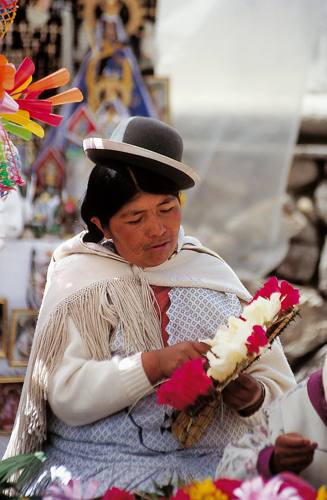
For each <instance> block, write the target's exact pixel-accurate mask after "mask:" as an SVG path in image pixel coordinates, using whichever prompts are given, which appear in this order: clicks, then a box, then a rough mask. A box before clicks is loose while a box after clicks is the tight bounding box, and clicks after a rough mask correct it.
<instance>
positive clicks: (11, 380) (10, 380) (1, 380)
mask: <svg viewBox="0 0 327 500" xmlns="http://www.w3.org/2000/svg"><path fill="white" fill-rule="evenodd" d="M23 383H24V377H0V384H1V385H2V384H6V385H8V384H23ZM22 388H23V385H22ZM4 404H5V403H4ZM4 404H3V406H2V407H0V435H3V436H8V435H10V434H11V432H12V428H11V429H2V428H1V427H2V420H1V412H2V409H3V407H4ZM17 410H18V402H17ZM14 420H15V419H13V424H14Z"/></svg>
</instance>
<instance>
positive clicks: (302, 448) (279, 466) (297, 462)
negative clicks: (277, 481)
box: [270, 432, 317, 474]
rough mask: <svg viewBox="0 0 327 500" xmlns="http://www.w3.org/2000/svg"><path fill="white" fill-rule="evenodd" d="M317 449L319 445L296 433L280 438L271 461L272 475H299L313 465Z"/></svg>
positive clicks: (283, 435)
mask: <svg viewBox="0 0 327 500" xmlns="http://www.w3.org/2000/svg"><path fill="white" fill-rule="evenodd" d="M316 448H317V443H313V442H311V441H309V439H305V438H304V437H302V436H301V435H300V434H296V433H295V432H291V433H289V434H282V435H281V436H278V438H277V439H276V442H275V449H274V453H273V454H272V456H271V459H270V469H271V472H272V474H278V473H279V472H284V471H288V472H294V473H295V474H299V473H300V472H302V471H303V470H304V469H305V468H306V467H308V465H310V464H311V462H312V460H313V455H314V451H315V449H316Z"/></svg>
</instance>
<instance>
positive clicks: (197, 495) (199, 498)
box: [188, 478, 229, 500]
mask: <svg viewBox="0 0 327 500" xmlns="http://www.w3.org/2000/svg"><path fill="white" fill-rule="evenodd" d="M188 494H189V498H190V500H229V499H228V495H227V494H226V493H223V492H222V491H221V490H220V489H218V488H217V487H216V485H215V484H214V483H213V482H212V481H211V479H209V478H207V479H206V480H205V481H203V482H199V481H195V482H194V483H193V484H192V485H191V486H190V487H189V488H188Z"/></svg>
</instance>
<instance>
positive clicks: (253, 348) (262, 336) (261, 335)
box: [245, 325, 269, 354]
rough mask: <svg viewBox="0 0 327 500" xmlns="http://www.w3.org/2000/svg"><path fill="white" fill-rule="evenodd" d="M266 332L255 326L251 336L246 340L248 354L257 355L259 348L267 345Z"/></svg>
mask: <svg viewBox="0 0 327 500" xmlns="http://www.w3.org/2000/svg"><path fill="white" fill-rule="evenodd" d="M268 343H269V342H268V340H267V337H266V332H265V330H264V329H263V328H262V326H260V325H255V326H254V327H253V331H252V333H251V335H250V336H249V337H248V338H247V342H246V344H245V345H246V347H247V349H248V353H249V354H254V353H256V354H259V352H260V347H265V346H266V345H268Z"/></svg>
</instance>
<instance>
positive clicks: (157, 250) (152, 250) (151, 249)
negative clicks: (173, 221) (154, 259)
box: [146, 241, 169, 252]
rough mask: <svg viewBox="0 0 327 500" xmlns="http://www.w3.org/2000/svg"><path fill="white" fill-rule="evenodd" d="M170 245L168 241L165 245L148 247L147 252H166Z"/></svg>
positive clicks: (158, 244)
mask: <svg viewBox="0 0 327 500" xmlns="http://www.w3.org/2000/svg"><path fill="white" fill-rule="evenodd" d="M168 243H169V242H168V241H164V242H163V243H157V244H156V245H152V246H151V247H148V248H147V249H146V250H147V251H150V252H160V251H161V250H164V249H165V248H166V246H167V245H168Z"/></svg>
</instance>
